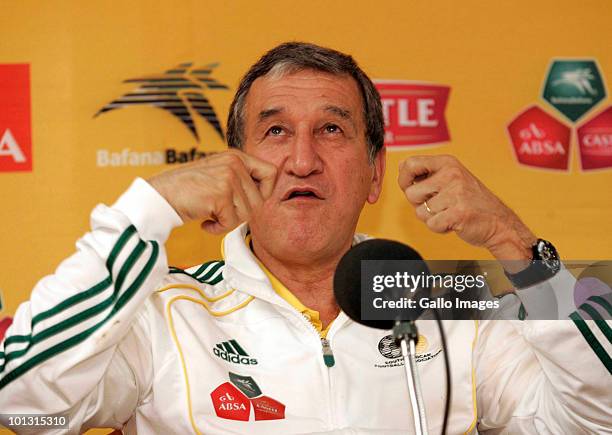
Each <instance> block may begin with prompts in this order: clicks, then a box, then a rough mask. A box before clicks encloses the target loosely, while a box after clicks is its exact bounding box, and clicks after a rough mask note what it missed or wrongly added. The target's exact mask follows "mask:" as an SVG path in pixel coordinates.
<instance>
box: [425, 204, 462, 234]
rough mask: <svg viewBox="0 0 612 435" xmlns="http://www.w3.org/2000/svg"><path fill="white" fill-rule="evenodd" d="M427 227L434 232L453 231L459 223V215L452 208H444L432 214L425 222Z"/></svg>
mask: <svg viewBox="0 0 612 435" xmlns="http://www.w3.org/2000/svg"><path fill="white" fill-rule="evenodd" d="M425 223H426V224H427V227H428V228H429V229H430V230H431V231H433V232H434V233H441V234H443V233H448V232H449V231H453V230H454V228H455V226H456V225H457V223H458V222H457V217H456V215H455V213H453V211H452V210H450V209H447V210H443V211H441V212H439V213H436V214H434V215H432V216H431V215H430V218H429V219H427V221H426V222H425Z"/></svg>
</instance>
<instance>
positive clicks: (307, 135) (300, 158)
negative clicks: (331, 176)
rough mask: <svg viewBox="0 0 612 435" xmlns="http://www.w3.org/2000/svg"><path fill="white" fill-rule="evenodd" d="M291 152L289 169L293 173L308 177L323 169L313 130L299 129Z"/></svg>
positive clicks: (288, 162)
mask: <svg viewBox="0 0 612 435" xmlns="http://www.w3.org/2000/svg"><path fill="white" fill-rule="evenodd" d="M289 152H290V155H289V157H288V161H287V171H288V172H289V173H291V174H292V175H295V176H297V177H307V176H309V175H311V174H316V173H319V172H321V171H322V169H323V162H322V161H321V156H320V155H319V149H318V147H317V143H316V138H315V137H314V134H313V132H312V131H310V130H308V129H302V130H301V131H298V132H297V134H296V135H295V136H294V140H293V143H292V144H291V149H290V151H289Z"/></svg>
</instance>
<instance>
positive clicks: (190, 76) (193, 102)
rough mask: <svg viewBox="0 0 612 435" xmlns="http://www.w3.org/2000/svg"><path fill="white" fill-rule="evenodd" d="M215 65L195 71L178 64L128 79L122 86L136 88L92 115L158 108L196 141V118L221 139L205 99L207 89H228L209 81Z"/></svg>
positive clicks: (221, 131) (211, 80)
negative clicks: (180, 125) (124, 109)
mask: <svg viewBox="0 0 612 435" xmlns="http://www.w3.org/2000/svg"><path fill="white" fill-rule="evenodd" d="M217 66H218V64H216V63H213V64H208V65H206V66H203V67H194V66H193V63H191V62H187V63H181V64H179V65H178V66H177V67H175V68H171V69H169V70H166V71H165V72H163V73H160V74H152V75H147V76H143V77H139V78H133V79H127V80H124V81H123V83H137V84H138V87H137V88H136V89H134V90H133V91H131V92H128V93H127V94H124V95H123V96H122V97H120V98H118V99H116V100H113V101H111V102H110V103H108V104H107V105H106V106H104V107H102V108H101V109H100V110H99V111H98V112H97V113H96V114H95V115H94V118H95V117H97V116H98V115H100V114H102V113H105V112H109V111H111V110H115V109H122V108H124V107H130V106H152V107H158V108H160V109H162V110H165V111H166V112H168V113H170V114H171V115H173V116H175V117H176V118H178V119H179V121H181V123H182V124H183V125H184V126H185V127H186V128H187V129H189V131H190V132H191V134H192V135H193V136H194V137H195V138H196V139H197V140H199V139H200V138H199V134H198V131H197V129H196V126H195V123H194V117H195V116H196V115H199V116H200V117H202V118H203V119H204V120H205V121H206V122H207V123H208V124H210V125H211V126H212V127H213V128H214V130H215V131H216V132H217V134H218V135H219V136H220V137H221V139H224V134H223V130H222V129H221V123H220V122H219V118H218V117H217V114H216V112H215V110H214V109H213V107H212V105H211V104H210V101H209V100H208V98H206V95H205V94H204V91H205V90H208V89H213V90H214V89H228V87H227V86H226V85H224V84H222V83H219V82H218V81H217V80H215V79H214V78H212V77H211V73H212V71H213V69H215V68H216V67H217Z"/></svg>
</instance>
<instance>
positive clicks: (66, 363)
mask: <svg viewBox="0 0 612 435" xmlns="http://www.w3.org/2000/svg"><path fill="white" fill-rule="evenodd" d="M228 140H229V145H230V147H231V148H232V149H231V150H229V151H227V152H223V153H219V154H215V155H212V156H209V157H207V158H205V159H203V160H201V161H198V162H195V163H192V164H188V165H184V166H182V167H180V168H178V169H174V170H171V171H168V172H164V173H161V174H159V175H157V176H155V177H153V178H151V179H150V180H148V182H146V181H144V180H142V179H138V180H136V181H135V182H134V183H133V185H132V186H131V187H130V188H129V189H128V190H127V191H126V192H125V193H124V194H123V195H122V196H121V198H120V199H119V200H118V201H117V202H116V203H115V204H114V205H113V206H112V207H105V206H103V205H100V206H98V207H97V208H96V209H95V210H94V211H93V213H92V231H91V232H90V233H88V234H87V235H85V236H84V237H83V238H82V239H81V240H80V241H79V242H78V245H77V246H78V252H77V253H76V254H74V255H73V256H72V257H70V258H69V259H67V260H66V261H65V262H63V263H62V264H61V265H60V266H59V268H58V270H57V272H56V274H55V275H53V276H49V277H46V278H44V279H43V280H41V281H40V282H39V284H38V285H37V286H36V288H35V289H34V291H33V293H32V297H31V300H30V301H29V302H28V303H25V304H23V305H22V306H21V307H20V308H19V309H18V311H17V313H16V316H15V321H14V324H13V325H12V327H11V328H10V329H9V330H8V332H7V337H6V339H5V341H4V343H3V349H0V350H2V352H3V353H2V355H1V358H2V360H0V363H2V366H1V369H2V370H1V372H0V373H1V374H0V376H1V377H0V388H1V389H0V412H1V413H30V414H41V413H44V414H59V413H61V414H64V415H67V416H68V417H69V420H70V429H69V432H70V433H79V431H80V430H82V429H83V428H87V427H92V426H106V427H111V426H112V427H115V428H121V429H123V431H124V432H125V433H136V432H138V433H141V434H148V433H159V434H166V433H196V434H200V433H206V434H227V433H249V434H251V433H253V434H294V433H295V434H297V433H337V434H342V433H346V434H349V433H363V434H366V433H371V434H374V433H377V434H392V433H406V432H408V431H410V430H412V415H411V413H410V406H409V402H408V393H407V390H406V387H405V385H404V382H403V380H402V376H403V368H402V367H401V366H400V364H399V361H398V360H397V359H394V358H393V357H392V356H389V355H388V354H386V353H384V352H383V351H382V350H380V349H382V348H384V343H385V339H386V337H387V336H388V333H386V332H384V331H378V330H372V329H368V328H366V327H363V326H361V325H359V324H357V323H355V322H353V321H351V320H349V319H348V318H347V317H346V315H345V314H344V313H343V312H341V311H340V310H339V308H338V306H337V305H336V303H335V300H334V297H333V292H332V278H333V274H334V270H335V268H336V265H337V264H338V262H339V260H340V258H341V257H342V255H343V254H344V253H345V252H346V251H347V250H348V249H349V248H350V247H351V245H353V244H355V243H359V242H360V241H361V240H363V236H360V235H355V228H356V225H357V220H358V218H359V215H360V213H361V210H362V208H363V206H364V204H365V202H366V201H367V202H369V203H374V202H376V200H377V199H378V197H379V195H380V191H381V186H382V180H383V175H384V172H385V150H384V148H383V119H382V111H381V105H380V99H379V97H378V94H377V92H376V90H375V88H374V86H373V85H372V83H371V81H370V80H369V79H368V77H367V76H366V75H365V74H364V73H363V72H362V71H361V69H359V67H358V66H357V65H356V63H355V62H354V61H353V59H352V58H351V57H349V56H346V55H344V54H341V53H339V52H336V51H333V50H330V49H326V48H322V47H318V46H315V45H311V44H303V43H289V44H283V45H280V46H278V47H276V48H274V49H273V50H271V51H270V52H268V53H267V54H265V55H264V56H263V57H262V58H261V59H260V60H259V61H258V62H257V63H256V64H255V65H254V66H253V67H252V68H251V69H250V70H249V71H248V73H247V74H246V76H245V77H244V78H243V80H242V82H241V83H240V86H239V88H238V91H237V93H236V96H235V99H234V102H233V103H232V106H231V109H230V115H229V120H228ZM399 184H400V186H401V188H402V190H403V191H404V193H405V195H406V197H407V198H408V200H409V201H410V202H411V203H412V204H413V205H414V206H415V207H416V213H417V215H418V217H419V218H420V219H421V220H423V221H424V222H426V224H427V225H428V226H429V227H430V228H431V229H432V230H433V231H436V232H447V231H456V232H457V233H458V234H459V236H460V237H462V238H463V239H464V240H466V241H467V242H468V243H472V244H475V245H479V246H483V247H485V248H487V249H489V250H490V251H491V253H492V254H493V255H494V256H495V257H497V258H499V259H501V260H507V259H513V260H525V261H524V267H527V268H529V267H532V265H530V261H531V260H532V259H533V258H534V256H536V257H537V255H538V254H539V253H540V251H539V249H541V248H547V249H548V250H549V252H553V253H554V248H552V245H550V244H549V243H547V242H544V241H539V243H538V239H536V237H535V236H534V235H533V234H532V233H531V232H530V231H529V229H528V228H527V227H526V226H525V225H524V224H523V223H522V222H521V221H520V220H519V218H518V217H517V216H516V215H515V214H514V213H513V212H512V211H511V210H509V209H508V208H507V207H506V206H505V205H504V204H503V203H502V202H501V201H500V200H499V199H497V198H496V197H495V196H494V195H493V194H492V193H491V192H490V191H489V190H488V189H487V188H486V187H484V186H483V185H482V184H481V183H480V182H479V181H478V180H477V179H476V178H474V176H472V175H471V174H470V173H469V172H468V171H467V170H466V169H465V168H464V167H463V166H462V165H461V164H460V163H458V162H457V161H456V160H455V159H454V158H452V157H416V158H411V159H408V160H407V161H405V162H404V163H403V164H402V166H401V168H400V177H399ZM190 220H199V221H202V222H203V223H202V227H203V228H204V229H205V230H207V231H210V232H213V233H216V234H219V233H224V232H227V231H230V230H232V229H233V231H231V232H229V234H227V236H226V237H225V238H224V241H223V245H222V250H223V259H222V260H219V261H208V262H205V263H203V264H202V265H200V266H197V267H194V268H192V269H189V270H187V271H184V270H180V269H175V268H170V269H169V268H168V265H167V262H166V256H165V253H164V242H165V241H166V239H167V237H168V234H169V232H170V231H171V229H172V228H173V227H176V226H178V225H181V224H182V223H183V222H186V221H190ZM236 227H237V228H236ZM234 228H235V229H234ZM534 246H535V248H533V247H534ZM508 272H509V273H511V274H512V275H511V276H514V277H515V278H516V280H517V281H520V280H521V279H522V280H523V281H524V280H525V278H524V277H522V278H521V273H522V272H521V271H520V270H508ZM557 272H558V271H556V270H554V271H549V274H548V275H547V278H548V279H549V281H551V282H553V281H554V280H556V279H558V276H559V275H560V274H562V273H563V270H562V271H561V272H559V273H557ZM527 284H529V283H527ZM421 323H422V324H420V326H419V327H420V330H421V333H422V338H421V339H420V342H419V346H420V349H421V352H422V354H423V355H426V357H424V358H422V359H421V362H420V363H419V364H420V366H419V369H420V372H421V382H422V385H423V387H424V400H425V404H426V408H427V417H428V421H429V425H430V428H431V430H432V433H437V432H438V431H439V430H440V426H441V423H442V414H443V408H444V399H445V398H444V397H443V396H444V394H443V392H444V388H443V385H444V377H443V374H442V372H443V358H442V357H441V356H440V352H441V349H440V340H439V338H438V334H437V331H436V330H435V327H434V326H433V325H430V323H431V322H421ZM445 330H446V334H447V337H448V341H449V356H450V359H451V364H452V381H453V396H452V405H451V416H450V422H449V428H448V432H449V433H476V431H477V430H482V431H484V430H488V429H491V430H493V432H494V433H500V432H504V433H584V432H591V433H601V432H603V431H604V430H606V428H607V429H609V424H610V420H609V412H610V405H611V404H610V391H611V386H612V383H611V381H610V377H609V373H608V372H607V371H606V368H605V367H604V365H602V363H601V362H605V360H603V359H601V358H602V357H601V356H600V357H599V359H598V357H597V356H596V355H595V354H594V353H593V352H592V351H591V349H590V347H589V345H588V344H587V342H586V341H585V340H584V339H583V338H582V335H581V334H580V332H579V331H578V329H577V328H576V327H575V326H574V324H573V323H572V322H569V321H568V322H565V321H557V322H546V321H526V322H501V321H497V322H481V323H478V322H472V321H457V322H446V323H445ZM604 352H605V350H604ZM608 358H609V357H608ZM600 360H601V361H600ZM608 360H609V359H608ZM609 369H610V366H608V370H609ZM4 419H6V416H5V417H4ZM61 431H62V430H60V432H61ZM64 431H65V430H64Z"/></svg>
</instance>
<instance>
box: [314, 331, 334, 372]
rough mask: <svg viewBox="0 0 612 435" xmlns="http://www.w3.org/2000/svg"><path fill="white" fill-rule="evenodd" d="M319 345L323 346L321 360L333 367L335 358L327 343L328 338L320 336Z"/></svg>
mask: <svg viewBox="0 0 612 435" xmlns="http://www.w3.org/2000/svg"><path fill="white" fill-rule="evenodd" d="M317 332H318V331H317ZM321 346H322V347H323V362H324V363H325V365H326V366H327V367H333V366H334V365H335V364H336V359H335V358H334V352H333V351H332V348H331V345H330V344H329V340H328V339H327V338H323V337H321Z"/></svg>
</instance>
